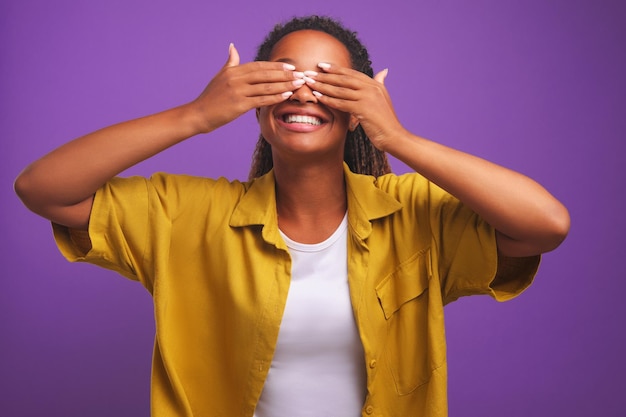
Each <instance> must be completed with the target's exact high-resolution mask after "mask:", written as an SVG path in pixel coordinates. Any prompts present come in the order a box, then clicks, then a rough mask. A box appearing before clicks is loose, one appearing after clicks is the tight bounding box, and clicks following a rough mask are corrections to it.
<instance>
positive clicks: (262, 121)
mask: <svg viewBox="0 0 626 417" xmlns="http://www.w3.org/2000/svg"><path fill="white" fill-rule="evenodd" d="M256 120H257V122H258V123H259V127H260V128H261V133H262V134H264V133H266V131H267V130H268V129H269V128H270V127H271V125H272V120H271V112H270V111H269V110H268V109H267V107H261V108H259V109H257V111H256Z"/></svg>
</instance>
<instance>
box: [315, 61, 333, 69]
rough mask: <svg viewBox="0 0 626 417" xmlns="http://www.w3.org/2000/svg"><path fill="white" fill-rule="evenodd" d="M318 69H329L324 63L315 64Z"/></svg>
mask: <svg viewBox="0 0 626 417" xmlns="http://www.w3.org/2000/svg"><path fill="white" fill-rule="evenodd" d="M317 66H318V67H320V68H321V69H325V70H327V69H329V68H330V64H328V63H326V62H320V63H319V64H317Z"/></svg>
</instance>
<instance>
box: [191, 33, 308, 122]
mask: <svg viewBox="0 0 626 417" xmlns="http://www.w3.org/2000/svg"><path fill="white" fill-rule="evenodd" d="M294 69H295V67H294V66H293V65H291V64H286V63H282V62H260V61H257V62H249V63H246V64H242V65H239V53H238V52H237V49H235V47H234V46H233V45H232V44H231V45H230V47H229V54H228V61H227V62H226V64H225V65H224V66H223V67H222V69H221V70H220V71H219V72H218V73H217V74H216V75H215V77H214V78H213V79H212V80H211V82H210V83H209V85H208V86H207V87H206V88H205V89H204V91H203V92H202V94H200V96H199V97H198V98H197V99H195V100H194V101H193V102H192V103H190V104H191V105H192V106H193V107H195V109H196V110H197V111H198V114H199V116H200V120H201V126H200V129H201V131H203V132H209V131H211V130H214V129H217V128H218V127H220V126H222V125H225V124H227V123H229V122H231V121H232V120H234V119H236V118H237V117H239V116H240V115H242V114H244V113H246V112H247V111H248V110H251V109H254V108H257V107H263V106H270V105H273V104H277V103H280V102H281V101H284V100H286V99H287V98H288V97H289V96H291V94H293V91H294V90H295V89H297V88H299V87H301V86H302V85H303V84H304V81H303V77H304V75H303V74H302V73H301V72H297V71H294Z"/></svg>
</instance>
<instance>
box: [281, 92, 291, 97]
mask: <svg viewBox="0 0 626 417" xmlns="http://www.w3.org/2000/svg"><path fill="white" fill-rule="evenodd" d="M292 94H293V91H285V92H284V93H282V94H281V96H283V98H289V97H291V96H292Z"/></svg>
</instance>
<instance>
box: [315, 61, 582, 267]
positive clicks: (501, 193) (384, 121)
mask: <svg viewBox="0 0 626 417" xmlns="http://www.w3.org/2000/svg"><path fill="white" fill-rule="evenodd" d="M323 69H324V72H322V73H320V74H318V75H317V76H316V77H315V81H316V82H315V83H310V85H311V87H312V88H314V89H316V90H317V91H318V92H319V93H321V94H322V95H321V96H320V97H319V100H320V101H321V102H322V103H324V104H326V105H328V106H331V107H334V108H336V109H339V110H342V111H346V112H349V113H351V114H352V116H353V117H356V119H357V120H358V121H359V122H360V123H361V125H362V126H363V128H364V129H365V132H366V133H367V134H368V136H369V138H370V140H371V141H372V143H373V144H374V145H375V146H376V147H377V148H378V149H381V150H383V151H385V152H388V153H390V154H391V155H393V156H394V157H396V158H398V159H400V160H401V161H403V162H404V163H406V164H407V165H409V166H410V167H411V168H412V169H414V170H415V171H416V172H419V173H420V174H422V175H424V176H425V177H426V178H428V179H429V180H430V181H432V182H433V183H435V184H437V185H438V186H440V187H441V188H443V189H445V190H446V191H448V192H449V193H451V194H452V195H454V196H455V197H457V198H458V199H459V200H461V201H462V202H463V203H464V204H466V205H467V206H468V207H470V208H471V209H472V210H474V211H475V212H476V213H478V214H479V215H480V216H481V217H482V218H483V219H485V221H487V222H488V223H489V224H491V225H492V226H493V227H494V228H495V229H496V234H497V241H498V250H499V252H500V254H501V255H504V256H510V257H522V256H531V255H537V254H540V253H543V252H547V251H550V250H553V249H555V248H556V247H557V246H558V245H559V244H560V243H561V242H562V241H563V239H565V237H566V235H567V233H568V231H569V224H570V218H569V213H568V211H567V209H566V208H565V207H564V206H563V205H562V204H561V203H560V202H559V201H558V200H557V199H556V198H554V197H553V196H552V195H551V194H550V193H549V192H548V191H546V190H545V189H544V188H543V187H542V186H541V185H539V184H538V183H537V182H535V181H533V180H532V179H530V178H528V177H526V176H524V175H522V174H520V173H517V172H515V171H512V170H509V169H507V168H504V167H501V166H499V165H496V164H494V163H491V162H488V161H486V160H484V159H481V158H478V157H476V156H472V155H469V154H467V153H464V152H461V151H458V150H455V149H452V148H449V147H446V146H444V145H441V144H439V143H436V142H433V141H430V140H427V139H424V138H421V137H419V136H416V135H414V134H412V133H410V132H408V131H407V130H406V129H405V128H404V127H403V126H402V125H401V124H400V122H399V121H398V119H397V117H396V115H395V113H394V111H393V107H392V105H391V100H390V98H389V95H388V93H387V91H386V89H385V87H384V84H383V81H384V78H385V76H386V74H387V71H383V72H381V73H379V74H377V75H376V76H375V77H374V79H373V80H372V79H371V78H369V77H367V76H366V75H364V74H361V73H359V72H357V71H354V70H351V69H346V68H338V67H329V68H326V67H324V68H323Z"/></svg>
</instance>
